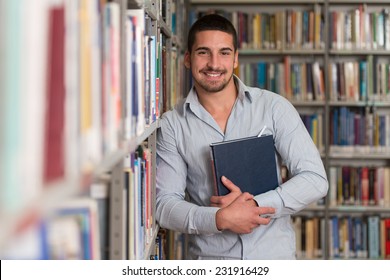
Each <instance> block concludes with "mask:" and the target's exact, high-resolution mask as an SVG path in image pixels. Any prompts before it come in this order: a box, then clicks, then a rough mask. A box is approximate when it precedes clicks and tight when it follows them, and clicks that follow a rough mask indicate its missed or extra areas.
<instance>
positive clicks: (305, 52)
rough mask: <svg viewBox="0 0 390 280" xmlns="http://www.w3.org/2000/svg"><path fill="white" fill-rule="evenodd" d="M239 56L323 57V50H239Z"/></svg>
mask: <svg viewBox="0 0 390 280" xmlns="http://www.w3.org/2000/svg"><path fill="white" fill-rule="evenodd" d="M238 53H239V55H242V56H244V55H245V56H249V55H264V54H267V55H306V56H307V55H324V54H325V50H322V49H321V50H313V49H282V50H266V49H239V50H238Z"/></svg>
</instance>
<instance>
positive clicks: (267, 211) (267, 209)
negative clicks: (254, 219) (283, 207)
mask: <svg viewBox="0 0 390 280" xmlns="http://www.w3.org/2000/svg"><path fill="white" fill-rule="evenodd" d="M259 210H260V215H265V214H269V215H272V214H275V208H273V207H259Z"/></svg>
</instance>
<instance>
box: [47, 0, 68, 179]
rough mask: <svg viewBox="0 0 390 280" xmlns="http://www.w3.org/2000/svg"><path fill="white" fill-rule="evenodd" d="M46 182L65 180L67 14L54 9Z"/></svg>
mask: <svg viewBox="0 0 390 280" xmlns="http://www.w3.org/2000/svg"><path fill="white" fill-rule="evenodd" d="M49 26H50V30H49V33H48V62H47V93H46V126H45V140H44V141H45V151H44V153H45V160H44V174H43V176H44V182H45V183H49V182H52V181H54V180H56V179H60V178H62V177H63V176H64V174H65V170H64V127H65V107H64V104H65V77H64V75H65V71H64V68H65V65H64V56H65V10H64V7H63V6H62V7H58V8H53V9H51V10H50V15H49Z"/></svg>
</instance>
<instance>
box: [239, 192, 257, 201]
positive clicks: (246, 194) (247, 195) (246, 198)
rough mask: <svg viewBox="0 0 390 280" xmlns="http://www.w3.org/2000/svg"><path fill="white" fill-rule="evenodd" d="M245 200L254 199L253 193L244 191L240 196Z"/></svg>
mask: <svg viewBox="0 0 390 280" xmlns="http://www.w3.org/2000/svg"><path fill="white" fill-rule="evenodd" d="M239 197H240V198H241V199H242V200H243V201H247V200H252V199H253V197H254V196H253V195H252V194H250V193H248V192H244V193H242V194H241V195H240V196H239Z"/></svg>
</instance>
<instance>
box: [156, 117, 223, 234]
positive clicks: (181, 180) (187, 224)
mask: <svg viewBox="0 0 390 280" xmlns="http://www.w3.org/2000/svg"><path fill="white" fill-rule="evenodd" d="M157 133H158V134H157V174H156V219H157V221H158V222H159V224H160V225H161V226H162V227H164V228H168V229H173V230H176V231H180V232H185V233H191V234H212V233H217V232H219V230H218V228H217V227H216V222H215V215H216V213H217V211H218V208H216V207H201V206H198V205H195V204H193V203H190V202H188V201H186V200H185V190H186V181H187V163H186V162H185V160H184V159H183V157H182V156H181V154H180V153H179V151H178V149H177V144H176V139H177V137H175V133H174V130H173V128H172V125H171V124H170V123H169V118H162V119H161V121H160V128H159V129H158V132H157Z"/></svg>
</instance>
